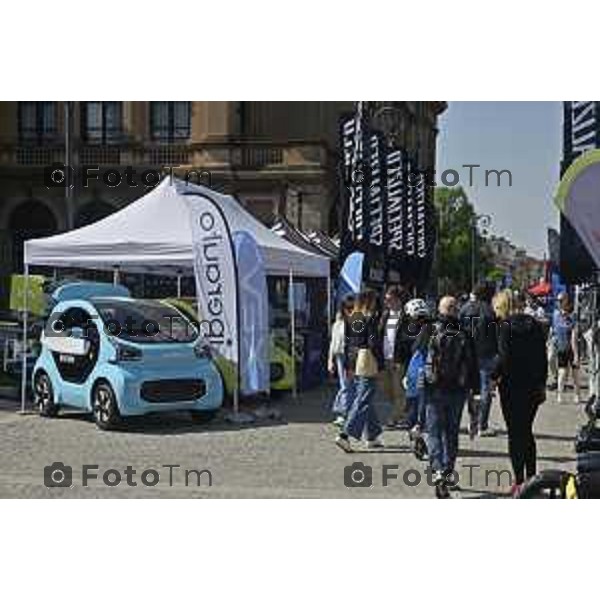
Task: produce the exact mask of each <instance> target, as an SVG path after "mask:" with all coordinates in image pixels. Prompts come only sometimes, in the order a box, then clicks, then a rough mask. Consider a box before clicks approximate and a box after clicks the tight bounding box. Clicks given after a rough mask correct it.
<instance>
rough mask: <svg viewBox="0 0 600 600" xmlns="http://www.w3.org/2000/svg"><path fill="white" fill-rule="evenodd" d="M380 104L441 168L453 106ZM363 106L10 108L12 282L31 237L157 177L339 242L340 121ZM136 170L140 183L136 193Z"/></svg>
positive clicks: (398, 132) (2, 202)
mask: <svg viewBox="0 0 600 600" xmlns="http://www.w3.org/2000/svg"><path fill="white" fill-rule="evenodd" d="M369 104H370V105H371V110H372V116H373V119H374V121H375V124H376V125H377V126H378V127H380V128H382V129H384V130H385V131H386V133H388V134H389V135H390V136H391V137H393V141H394V142H395V143H397V144H401V145H402V146H404V147H405V148H406V149H407V150H409V151H410V152H413V153H415V154H418V155H419V156H420V161H421V163H422V164H423V166H425V167H429V166H433V165H434V164H435V139H436V134H437V117H438V115H439V113H440V112H442V111H443V110H444V109H445V103H443V102H372V103H369ZM353 109H354V103H353V102H200V101H198V102H106V101H104V102H68V103H65V102H30V101H27V102H0V275H2V276H5V275H8V274H10V273H14V272H20V271H21V269H22V260H23V259H22V247H23V241H24V240H26V239H29V238H33V237H40V236H45V235H50V234H52V233H58V232H61V231H66V230H68V229H70V228H73V227H78V226H81V225H85V224H88V223H91V222H93V221H95V220H97V219H99V218H102V217H104V216H106V215H107V214H109V213H111V212H112V211H114V210H117V209H119V208H121V207H122V206H123V205H124V204H126V203H128V202H131V201H132V200H134V199H136V198H138V197H139V196H141V195H143V194H144V193H145V191H147V189H148V188H147V187H146V186H145V185H144V184H143V183H142V181H141V174H142V172H143V171H146V170H157V169H161V170H165V169H167V170H168V169H169V168H173V169H174V171H175V173H177V174H179V175H185V174H189V177H190V180H191V181H195V182H196V181H197V182H200V183H203V184H207V185H210V186H212V187H213V188H215V189H218V190H220V191H224V192H227V193H232V194H235V195H236V197H237V198H238V200H239V201H240V202H241V203H242V204H244V205H245V206H246V207H247V208H248V209H249V210H250V211H251V212H253V213H254V214H255V215H256V216H257V217H258V218H259V219H261V220H263V221H266V222H268V221H269V220H270V219H271V218H272V217H273V216H275V215H284V216H286V217H287V218H288V219H289V220H290V221H291V222H292V223H293V224H294V225H296V226H297V227H299V228H301V229H304V230H310V229H321V230H324V231H326V232H329V233H334V232H335V230H336V228H337V210H338V206H337V204H338V203H337V199H338V186H339V182H338V181H339V180H338V176H337V165H338V133H339V131H338V129H339V122H340V119H341V118H342V116H343V115H345V114H346V115H347V114H348V113H351V112H352V111H353ZM67 131H68V132H69V135H68V136H67V135H66V132H67ZM64 164H67V165H70V166H72V167H73V168H74V170H75V171H74V172H75V173H76V176H74V178H73V180H72V181H73V185H74V187H73V188H71V189H70V190H69V191H68V192H66V191H65V186H64V183H62V182H58V181H53V180H51V179H50V176H51V174H52V172H53V169H54V168H55V167H56V166H57V165H64ZM84 165H89V166H98V171H91V173H93V174H97V175H98V176H99V179H98V180H93V179H92V180H90V181H89V182H88V184H87V185H84V183H83V181H82V180H81V178H80V177H79V174H80V172H81V169H82V168H83V166H84ZM127 168H129V169H130V170H134V171H135V172H136V173H135V176H131V177H130V180H131V181H135V183H136V184H137V185H135V186H132V185H129V182H128V181H127V177H128V176H127V175H126V174H125V170H126V169H127ZM111 171H113V173H112V174H111V173H110V172H111ZM114 171H117V172H118V173H119V174H120V176H121V180H120V183H119V185H116V179H115V178H116V177H117V175H116V174H115V173H114ZM130 173H131V171H130ZM104 176H107V177H109V179H108V180H107V181H108V182H109V184H107V183H106V182H104V181H102V179H103V177H104ZM111 177H112V178H111ZM151 183H152V182H151Z"/></svg>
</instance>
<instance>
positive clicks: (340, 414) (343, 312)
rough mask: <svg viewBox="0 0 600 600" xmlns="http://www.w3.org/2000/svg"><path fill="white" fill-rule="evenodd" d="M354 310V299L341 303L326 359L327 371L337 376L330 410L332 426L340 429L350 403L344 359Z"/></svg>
mask: <svg viewBox="0 0 600 600" xmlns="http://www.w3.org/2000/svg"><path fill="white" fill-rule="evenodd" d="M353 310H354V297H353V296H347V297H346V298H344V300H343V301H342V303H341V306H340V310H339V311H338V313H337V314H336V317H335V322H334V323H333V326H332V327H331V340H330V343H329V353H328V357H327V370H328V371H329V373H331V374H332V375H333V374H337V377H338V382H339V389H338V392H337V394H336V396H335V400H334V401H333V406H332V408H331V410H332V412H333V414H334V424H335V425H337V426H338V427H342V426H343V425H344V423H345V422H346V417H347V415H348V410H349V408H350V404H351V401H352V379H351V377H349V375H350V371H348V364H347V359H346V329H347V327H348V321H349V320H350V316H351V315H352V311H353Z"/></svg>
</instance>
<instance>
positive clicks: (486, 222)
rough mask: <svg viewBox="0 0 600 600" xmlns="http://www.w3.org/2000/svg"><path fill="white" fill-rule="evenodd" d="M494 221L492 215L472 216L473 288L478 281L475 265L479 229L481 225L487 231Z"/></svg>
mask: <svg viewBox="0 0 600 600" xmlns="http://www.w3.org/2000/svg"><path fill="white" fill-rule="evenodd" d="M491 222H492V217H490V215H473V216H472V218H471V290H473V289H474V288H475V283H476V279H477V277H476V275H477V274H476V270H477V268H476V266H475V260H476V257H475V249H476V245H477V229H478V227H479V225H480V224H481V226H482V227H483V228H484V229H483V234H484V235H485V234H486V233H487V228H488V227H489V226H490V224H491Z"/></svg>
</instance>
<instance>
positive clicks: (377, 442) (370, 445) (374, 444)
mask: <svg viewBox="0 0 600 600" xmlns="http://www.w3.org/2000/svg"><path fill="white" fill-rule="evenodd" d="M383 447H384V446H383V441H382V440H381V439H380V438H375V439H374V440H367V449H368V450H376V449H377V448H383Z"/></svg>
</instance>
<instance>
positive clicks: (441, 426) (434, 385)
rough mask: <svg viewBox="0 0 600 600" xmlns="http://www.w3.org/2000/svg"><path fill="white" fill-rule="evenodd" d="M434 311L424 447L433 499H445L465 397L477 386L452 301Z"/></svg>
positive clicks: (470, 344) (465, 334)
mask: <svg viewBox="0 0 600 600" xmlns="http://www.w3.org/2000/svg"><path fill="white" fill-rule="evenodd" d="M438 310H439V319H438V321H437V322H436V323H435V328H434V330H433V332H432V335H431V339H430V341H429V348H428V352H427V360H426V365H425V381H426V385H427V386H428V402H427V409H426V423H427V434H428V435H427V445H428V449H429V458H430V463H431V467H432V469H433V470H434V471H435V479H434V481H435V486H436V496H437V497H438V498H447V497H448V496H449V491H448V490H449V488H450V487H451V486H452V482H451V476H452V474H453V472H454V466H455V463H456V457H457V455H458V435H459V430H460V420H461V416H462V411H463V408H464V405H465V402H466V400H467V395H468V394H469V393H471V392H472V391H473V390H474V389H477V387H478V383H479V382H478V372H477V359H476V356H475V350H474V347H473V340H472V338H471V336H470V335H469V333H468V332H467V331H465V330H464V329H463V328H461V324H460V321H459V319H458V306H457V302H456V298H454V297H453V296H444V297H443V298H442V299H441V300H440V303H439V309H438Z"/></svg>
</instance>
